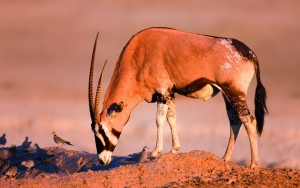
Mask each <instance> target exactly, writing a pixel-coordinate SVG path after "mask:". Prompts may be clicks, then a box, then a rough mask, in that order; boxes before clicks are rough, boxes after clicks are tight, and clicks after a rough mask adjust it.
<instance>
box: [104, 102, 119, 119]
mask: <svg viewBox="0 0 300 188" xmlns="http://www.w3.org/2000/svg"><path fill="white" fill-rule="evenodd" d="M122 110H123V101H121V102H119V103H113V104H112V105H110V107H109V108H108V109H107V116H108V117H109V118H113V117H114V116H115V115H116V114H118V113H120V112H122Z"/></svg>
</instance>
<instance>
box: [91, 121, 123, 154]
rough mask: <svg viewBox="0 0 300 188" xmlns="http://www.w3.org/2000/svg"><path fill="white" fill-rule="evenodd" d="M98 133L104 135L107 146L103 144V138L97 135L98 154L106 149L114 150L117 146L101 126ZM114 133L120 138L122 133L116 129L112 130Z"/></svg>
mask: <svg viewBox="0 0 300 188" xmlns="http://www.w3.org/2000/svg"><path fill="white" fill-rule="evenodd" d="M96 126H99V125H96ZM98 133H99V134H101V135H102V137H103V139H104V142H105V146H104V145H103V143H102V142H101V140H100V139H99V138H98V137H97V136H96V135H95V141H96V146H97V153H98V154H99V153H101V152H102V151H103V150H104V149H105V150H108V151H111V152H113V151H114V149H115V147H116V146H115V145H114V144H112V143H111V142H110V141H109V139H108V137H107V136H106V134H105V132H104V130H103V129H102V128H101V127H99V131H98ZM112 133H113V134H114V135H115V136H116V137H117V138H119V137H120V134H121V133H120V132H118V131H116V130H115V129H113V130H112Z"/></svg>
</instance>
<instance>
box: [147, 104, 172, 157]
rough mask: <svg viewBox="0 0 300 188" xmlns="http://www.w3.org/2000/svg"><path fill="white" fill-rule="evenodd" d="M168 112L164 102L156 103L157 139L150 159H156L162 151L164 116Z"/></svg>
mask: <svg viewBox="0 0 300 188" xmlns="http://www.w3.org/2000/svg"><path fill="white" fill-rule="evenodd" d="M167 111H168V105H167V104H166V102H165V101H164V102H161V101H158V102H157V113H156V125H157V139H156V147H155V149H154V150H153V151H152V152H151V156H152V157H157V156H159V155H160V154H161V153H162V149H163V125H164V123H165V121H166V115H167Z"/></svg>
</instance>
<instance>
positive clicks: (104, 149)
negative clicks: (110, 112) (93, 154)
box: [88, 33, 120, 165]
mask: <svg viewBox="0 0 300 188" xmlns="http://www.w3.org/2000/svg"><path fill="white" fill-rule="evenodd" d="M98 34H99V33H98ZM98 34H97V37H96V40H95V43H94V49H93V55H92V60H91V66H90V76H89V89H88V94H89V109H90V116H91V120H92V124H91V127H92V130H93V132H94V136H95V142H96V147H97V154H98V159H99V163H100V164H101V165H107V164H109V163H110V162H111V157H112V152H113V150H114V149H115V147H116V145H117V141H118V138H119V136H120V133H119V132H117V131H115V130H114V129H112V128H109V126H108V125H107V124H106V122H104V121H101V118H100V112H99V104H100V94H101V86H102V80H103V74H104V69H105V65H106V62H105V64H104V66H103V69H102V72H101V75H100V78H99V81H98V87H97V91H96V99H95V103H94V102H93V100H94V99H93V72H94V59H95V52H96V46H97V39H98Z"/></svg>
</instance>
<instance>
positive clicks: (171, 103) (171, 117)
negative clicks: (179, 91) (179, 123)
mask: <svg viewBox="0 0 300 188" xmlns="http://www.w3.org/2000/svg"><path fill="white" fill-rule="evenodd" d="M167 105H168V112H167V120H168V123H169V126H170V129H171V135H172V150H171V153H177V152H178V151H179V150H180V144H179V139H178V134H177V128H176V106H175V96H174V94H171V95H170V96H169V97H168V98H167Z"/></svg>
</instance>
